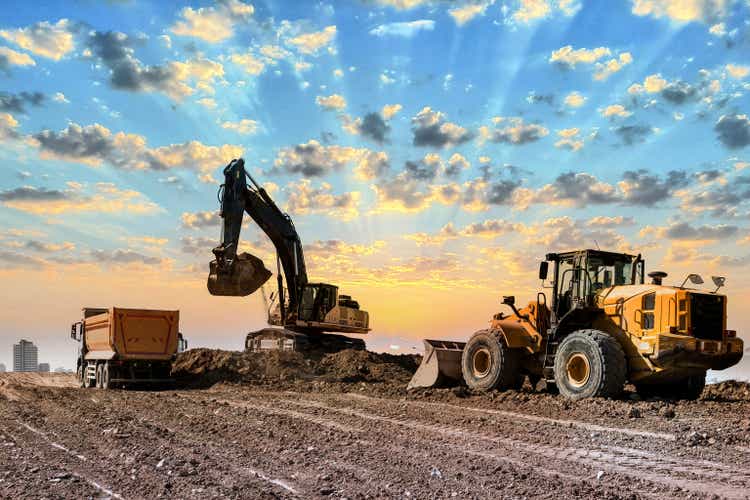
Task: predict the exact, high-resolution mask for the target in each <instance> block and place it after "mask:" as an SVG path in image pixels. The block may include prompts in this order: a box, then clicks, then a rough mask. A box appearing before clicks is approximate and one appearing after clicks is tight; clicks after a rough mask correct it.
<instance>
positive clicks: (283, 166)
mask: <svg viewBox="0 0 750 500" xmlns="http://www.w3.org/2000/svg"><path fill="white" fill-rule="evenodd" d="M358 155H359V151H358V150H357V149H355V148H351V147H345V146H323V145H321V144H320V143H319V142H318V141H316V140H310V141H308V142H307V143H306V144H298V145H297V146H293V147H289V148H284V149H282V150H280V151H279V153H278V155H277V156H276V160H275V161H274V169H277V170H278V171H283V172H284V173H287V174H295V175H296V174H302V175H304V176H305V177H320V176H324V175H327V174H329V173H330V172H332V171H334V170H340V169H341V168H343V167H344V165H346V164H347V163H349V162H352V161H354V160H355V159H356V158H357V156H358Z"/></svg>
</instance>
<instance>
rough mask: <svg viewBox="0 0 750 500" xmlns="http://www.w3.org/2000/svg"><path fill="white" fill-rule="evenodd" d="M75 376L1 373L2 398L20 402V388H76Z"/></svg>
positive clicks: (0, 387) (68, 374) (0, 388)
mask: <svg viewBox="0 0 750 500" xmlns="http://www.w3.org/2000/svg"><path fill="white" fill-rule="evenodd" d="M76 386H77V383H76V378H75V375H73V374H70V373H37V372H22V373H19V372H8V373H0V398H5V399H10V400H14V401H15V400H19V399H20V398H21V396H20V395H19V392H18V390H17V389H18V388H22V387H23V388H29V387H76Z"/></svg>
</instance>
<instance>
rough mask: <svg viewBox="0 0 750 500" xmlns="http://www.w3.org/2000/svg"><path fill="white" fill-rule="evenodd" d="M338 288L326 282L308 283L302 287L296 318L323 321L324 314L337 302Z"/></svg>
mask: <svg viewBox="0 0 750 500" xmlns="http://www.w3.org/2000/svg"><path fill="white" fill-rule="evenodd" d="M338 295H339V288H338V287H337V286H334V285H328V284H326V283H308V284H306V285H305V286H304V287H303V288H302V297H301V300H300V304H299V313H298V318H299V319H300V320H302V321H317V322H323V321H324V320H325V317H326V314H328V312H329V311H330V310H331V309H333V308H334V307H336V305H337V304H338Z"/></svg>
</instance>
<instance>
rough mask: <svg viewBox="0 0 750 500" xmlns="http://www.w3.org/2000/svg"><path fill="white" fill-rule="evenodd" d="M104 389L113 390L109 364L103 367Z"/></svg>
mask: <svg viewBox="0 0 750 500" xmlns="http://www.w3.org/2000/svg"><path fill="white" fill-rule="evenodd" d="M101 387H102V389H111V388H112V384H111V383H110V373H109V363H104V364H103V365H102V385H101Z"/></svg>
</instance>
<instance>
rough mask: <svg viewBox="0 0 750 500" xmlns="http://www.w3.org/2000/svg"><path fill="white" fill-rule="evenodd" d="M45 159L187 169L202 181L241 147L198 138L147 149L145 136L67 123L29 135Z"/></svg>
mask: <svg viewBox="0 0 750 500" xmlns="http://www.w3.org/2000/svg"><path fill="white" fill-rule="evenodd" d="M32 139H33V141H34V143H35V144H36V145H37V147H38V148H39V152H40V156H41V157H42V158H44V159H60V160H65V161H74V162H79V163H84V164H86V165H91V166H99V165H100V164H102V163H108V164H110V165H112V166H114V167H117V168H122V169H130V170H168V169H173V168H186V169H192V170H195V171H197V172H198V173H199V174H200V175H201V179H202V180H203V181H208V180H209V177H210V176H209V174H210V173H211V172H213V171H214V170H216V169H217V168H218V167H221V166H222V165H225V164H226V163H228V162H229V161H230V160H231V159H233V158H239V157H240V156H241V155H242V151H243V150H242V148H241V147H239V146H233V145H230V144H224V145H221V146H207V145H205V144H202V143H200V142H198V141H190V142H185V143H182V144H170V145H168V146H161V147H157V148H149V147H148V146H147V144H146V138H145V137H143V136H140V135H135V134H126V133H124V132H118V133H116V134H113V133H112V132H111V131H110V130H109V129H108V128H106V127H104V126H102V125H100V124H98V123H95V124H93V125H87V126H84V127H82V126H80V125H78V124H76V123H70V124H69V125H68V126H67V127H66V128H65V129H64V130H61V131H60V132H54V131H51V130H43V131H41V132H39V133H37V134H34V135H33V136H32Z"/></svg>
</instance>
